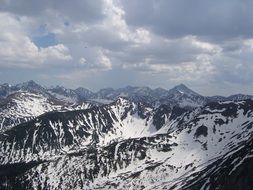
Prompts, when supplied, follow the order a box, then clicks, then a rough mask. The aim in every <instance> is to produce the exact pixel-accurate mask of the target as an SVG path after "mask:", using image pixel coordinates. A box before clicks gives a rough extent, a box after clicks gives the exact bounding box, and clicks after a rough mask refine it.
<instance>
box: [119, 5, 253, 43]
mask: <svg viewBox="0 0 253 190" xmlns="http://www.w3.org/2000/svg"><path fill="white" fill-rule="evenodd" d="M122 5H123V7H124V10H125V18H126V21H127V23H128V24H130V25H134V26H143V27H147V28H149V29H151V30H152V31H154V32H156V33H158V34H161V35H164V36H166V37H180V36H185V35H196V36H202V37H204V38H208V39H212V40H216V41H219V40H221V39H229V38H234V37H238V36H241V37H245V38H248V37H253V33H252V30H253V12H252V7H253V2H252V1H251V0H243V1H241V0H224V1H220V0H212V1H209V0H189V1H184V0H150V1H146V0H136V1H128V0H123V1H122ZM143 5H145V6H143Z"/></svg>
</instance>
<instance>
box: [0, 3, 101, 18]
mask: <svg viewBox="0 0 253 190" xmlns="http://www.w3.org/2000/svg"><path fill="white" fill-rule="evenodd" d="M103 6H104V2H103V1H102V0H96V1H94V0H71V1H68V0H61V1H57V0H18V1H15V0H6V1H5V0H3V1H0V11H2V12H10V13H13V14H19V15H23V16H31V17H33V16H40V15H42V14H46V12H47V11H52V12H55V14H59V15H60V16H61V17H63V18H66V19H70V22H71V20H77V21H85V22H94V21H97V20H101V19H103V18H104V16H105V15H104V13H103V8H104V7H103ZM67 21H69V20H67ZM63 22H64V21H63Z"/></svg>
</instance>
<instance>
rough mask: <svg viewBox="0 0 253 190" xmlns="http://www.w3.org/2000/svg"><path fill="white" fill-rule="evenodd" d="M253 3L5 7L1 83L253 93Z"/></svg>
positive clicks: (13, 0) (140, 0) (1, 7)
mask: <svg viewBox="0 0 253 190" xmlns="http://www.w3.org/2000/svg"><path fill="white" fill-rule="evenodd" d="M252 8H253V1H252V0H18V1H17V0H0V83H5V82H8V83H12V84H15V83H19V82H23V81H27V80H30V79H32V80H35V81H36V82H38V83H40V84H43V85H47V86H50V85H64V86H67V87H71V88H76V87H78V86H83V87H86V88H89V89H91V90H97V89H100V88H105V87H113V88H118V87H124V86H127V85H134V86H149V87H163V88H166V89H169V88H171V87H173V86H174V85H177V84H180V83H184V84H186V85H187V86H189V87H190V88H192V89H193V90H195V91H197V92H199V93H201V94H203V95H214V94H219V95H229V94H235V93H239V92H241V93H247V94H253V11H252Z"/></svg>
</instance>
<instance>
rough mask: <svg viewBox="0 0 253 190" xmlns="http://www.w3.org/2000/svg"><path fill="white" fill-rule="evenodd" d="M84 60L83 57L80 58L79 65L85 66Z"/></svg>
mask: <svg viewBox="0 0 253 190" xmlns="http://www.w3.org/2000/svg"><path fill="white" fill-rule="evenodd" d="M86 62H87V61H86V59H85V58H84V57H81V58H80V59H79V64H80V65H85V64H86Z"/></svg>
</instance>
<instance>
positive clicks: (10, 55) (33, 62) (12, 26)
mask: <svg viewBox="0 0 253 190" xmlns="http://www.w3.org/2000/svg"><path fill="white" fill-rule="evenodd" d="M0 18H1V21H0V28H1V30H2V31H1V33H0V65H1V66H6V67H12V66H16V67H31V68H32V67H37V66H38V65H41V64H43V63H45V62H50V61H68V60H70V59H71V56H70V55H69V50H68V48H67V47H66V46H64V45H63V44H58V45H54V46H49V47H47V48H39V47H37V46H36V45H35V44H34V43H33V42H32V40H31V39H30V38H29V36H28V34H27V33H26V29H25V28H24V25H25V24H26V23H24V22H23V21H22V19H21V20H20V19H16V18H15V17H14V16H11V15H9V14H6V13H0Z"/></svg>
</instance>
